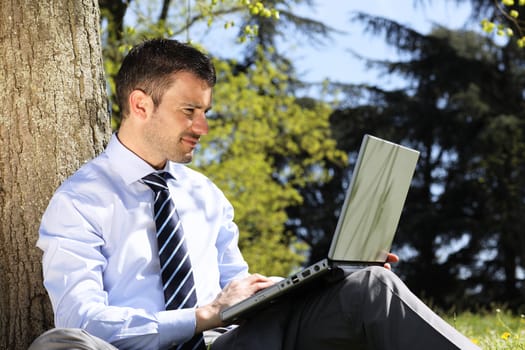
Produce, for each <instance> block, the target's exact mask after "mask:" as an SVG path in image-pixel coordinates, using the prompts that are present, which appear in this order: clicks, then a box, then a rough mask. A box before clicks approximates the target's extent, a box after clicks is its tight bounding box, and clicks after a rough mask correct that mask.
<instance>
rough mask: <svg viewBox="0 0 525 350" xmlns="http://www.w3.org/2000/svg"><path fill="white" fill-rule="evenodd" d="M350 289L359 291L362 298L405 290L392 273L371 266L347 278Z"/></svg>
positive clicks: (382, 268) (346, 282)
mask: <svg viewBox="0 0 525 350" xmlns="http://www.w3.org/2000/svg"><path fill="white" fill-rule="evenodd" d="M345 284H346V285H348V288H350V289H353V291H354V292H355V291H356V290H358V291H359V293H360V295H361V296H362V297H365V298H367V297H373V296H374V295H382V294H384V293H385V292H386V291H388V292H395V291H397V290H399V289H400V288H404V284H403V282H401V280H400V279H399V277H397V275H396V274H395V273H393V272H392V271H390V270H388V269H386V268H384V267H382V266H370V267H367V268H364V269H362V270H360V271H357V272H354V273H352V274H350V275H349V276H347V277H346V281H345Z"/></svg>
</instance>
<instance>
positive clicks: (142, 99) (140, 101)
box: [128, 90, 153, 119]
mask: <svg viewBox="0 0 525 350" xmlns="http://www.w3.org/2000/svg"><path fill="white" fill-rule="evenodd" d="M128 102H129V112H130V116H136V117H138V118H140V119H146V118H147V117H148V116H149V115H151V113H152V112H153V99H152V98H151V96H149V95H147V94H146V93H145V92H144V91H142V90H133V91H132V92H131V93H130V94H129V100H128Z"/></svg>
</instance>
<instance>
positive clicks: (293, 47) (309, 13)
mask: <svg viewBox="0 0 525 350" xmlns="http://www.w3.org/2000/svg"><path fill="white" fill-rule="evenodd" d="M314 1H315V5H314V7H313V8H310V7H307V6H300V7H296V8H293V11H295V12H296V13H298V14H300V15H303V16H306V17H309V18H313V19H316V20H319V21H321V22H323V23H325V24H327V25H328V26H330V27H333V28H335V29H337V30H339V31H342V32H343V33H341V34H334V35H333V36H332V38H331V40H327V41H326V44H325V45H323V46H313V45H309V44H308V43H307V42H306V40H302V41H298V40H297V39H300V37H297V36H295V35H293V34H292V35H291V36H290V38H285V39H284V40H283V41H282V42H281V49H284V50H286V54H287V55H288V57H290V58H291V59H292V60H293V61H294V66H295V68H296V70H297V72H298V74H299V78H300V79H302V80H303V81H307V82H321V81H323V80H324V79H329V80H330V81H333V82H343V83H379V85H382V86H392V85H395V84H396V81H391V80H389V77H378V74H377V72H373V71H369V70H368V69H367V68H366V67H365V64H364V62H363V61H362V60H359V59H357V58H356V57H355V56H354V55H353V54H352V53H351V52H350V51H351V50H352V51H355V52H356V53H358V54H359V55H361V56H364V57H367V58H380V59H385V58H388V59H395V58H396V52H395V50H394V49H393V48H391V47H388V46H387V45H386V44H385V43H384V40H383V39H382V38H381V37H379V36H378V37H374V36H372V35H371V34H364V33H363V25H362V24H359V23H351V22H350V18H351V17H352V14H353V13H354V12H356V11H360V12H365V13H368V14H371V15H377V16H382V17H386V18H389V19H393V20H395V21H397V22H400V23H402V24H406V25H408V26H410V27H411V28H413V29H416V30H418V31H420V32H422V33H428V32H430V30H431V29H432V26H433V25H434V24H436V23H438V24H440V25H443V26H445V27H447V28H450V29H459V28H461V27H464V25H465V23H466V22H467V21H468V20H469V15H470V6H469V5H468V4H465V5H461V6H458V5H457V4H456V1H453V0H419V1H417V0H416V1H415V0H359V1H358V0H314ZM415 3H417V4H418V5H415ZM421 3H424V4H421ZM469 26H470V28H472V27H474V26H477V23H473V22H472V21H470V23H469ZM235 33H236V30H234V29H229V30H224V29H222V28H218V29H217V32H215V33H213V35H210V33H209V32H208V33H207V34H206V35H205V37H204V38H199V37H198V35H197V36H196V39H197V41H199V42H202V43H204V45H205V47H206V48H207V49H208V50H210V51H211V52H212V53H216V54H218V55H219V56H224V51H225V50H228V47H230V49H231V50H238V49H239V48H238V46H237V47H235V45H231V46H230V45H228V44H227V42H228V40H229V39H228V37H232V35H234V34H235ZM192 34H193V35H194V34H197V33H195V32H194V33H192ZM201 39H202V41H201ZM303 39H304V38H303ZM225 48H226V49H225ZM230 57H231V55H230Z"/></svg>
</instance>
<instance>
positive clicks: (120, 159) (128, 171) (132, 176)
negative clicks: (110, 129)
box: [106, 133, 156, 185]
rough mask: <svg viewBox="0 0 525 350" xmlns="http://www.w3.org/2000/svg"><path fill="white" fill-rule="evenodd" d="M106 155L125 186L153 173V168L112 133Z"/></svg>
mask: <svg viewBox="0 0 525 350" xmlns="http://www.w3.org/2000/svg"><path fill="white" fill-rule="evenodd" d="M106 154H107V156H108V158H109V160H110V162H111V164H112V165H113V168H114V169H115V171H116V172H117V173H118V174H120V176H121V177H122V179H123V180H124V182H125V183H126V184H127V185H130V184H132V183H134V182H135V181H138V180H141V179H142V178H143V177H144V176H146V175H148V174H151V173H152V172H155V171H156V170H155V168H153V167H152V166H151V165H149V164H148V163H146V162H145V161H144V160H143V159H142V158H140V157H139V156H137V155H136V154H135V153H133V152H132V151H130V150H129V149H128V148H126V146H124V145H123V144H122V143H121V142H120V140H119V139H118V137H117V134H116V133H114V134H113V135H112V136H111V140H110V141H109V143H108V146H107V147H106Z"/></svg>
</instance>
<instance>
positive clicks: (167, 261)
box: [142, 172, 206, 350]
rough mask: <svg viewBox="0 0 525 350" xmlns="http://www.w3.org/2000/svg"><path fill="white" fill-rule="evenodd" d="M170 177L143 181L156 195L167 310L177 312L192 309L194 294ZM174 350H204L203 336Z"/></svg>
mask: <svg viewBox="0 0 525 350" xmlns="http://www.w3.org/2000/svg"><path fill="white" fill-rule="evenodd" d="M169 178H171V175H170V173H167V172H162V173H151V174H149V175H147V176H145V177H144V178H143V179H142V180H143V181H144V183H145V184H146V185H148V186H149V187H150V188H151V189H152V190H153V192H154V194H155V202H154V215H155V226H156V228H157V244H158V248H159V259H160V272H161V277H162V284H163V286H162V287H163V289H164V301H165V306H166V310H176V309H183V308H192V307H195V306H196V305H197V294H196V292H195V283H194V280H193V272H192V269H191V261H190V257H189V254H188V250H187V248H186V242H185V240H184V231H183V229H182V225H181V221H180V219H179V215H178V214H177V210H176V209H175V204H174V203H173V200H172V198H171V194H170V191H169V189H168V185H167V182H166V180H167V179H169ZM175 349H177V350H179V349H180V350H197V349H199V350H201V349H206V347H205V345H204V339H203V337H202V334H197V335H195V336H194V337H193V338H192V339H190V340H189V341H188V342H186V343H184V344H181V345H179V346H177V347H175Z"/></svg>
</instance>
